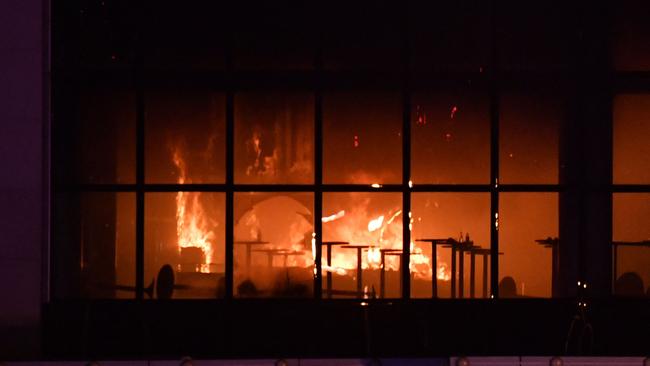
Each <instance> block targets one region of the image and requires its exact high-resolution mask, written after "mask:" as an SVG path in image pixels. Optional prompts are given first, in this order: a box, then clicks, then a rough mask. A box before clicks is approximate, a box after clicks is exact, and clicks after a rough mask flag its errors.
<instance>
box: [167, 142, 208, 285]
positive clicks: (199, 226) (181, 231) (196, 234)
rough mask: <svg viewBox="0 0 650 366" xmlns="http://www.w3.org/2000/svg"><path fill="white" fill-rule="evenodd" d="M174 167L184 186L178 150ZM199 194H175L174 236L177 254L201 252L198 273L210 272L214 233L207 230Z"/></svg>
mask: <svg viewBox="0 0 650 366" xmlns="http://www.w3.org/2000/svg"><path fill="white" fill-rule="evenodd" d="M173 160H174V165H176V168H178V170H179V175H178V183H179V184H185V183H186V180H187V166H186V165H185V160H183V158H182V156H181V151H180V148H176V149H175V150H174V156H173ZM200 196H201V193H200V192H178V193H177V194H176V235H177V238H178V251H179V254H180V252H181V251H182V249H183V248H192V247H194V248H199V249H201V251H202V252H203V263H199V268H198V270H199V271H200V272H205V273H207V272H210V263H212V255H213V249H212V243H213V241H214V239H215V235H214V232H213V231H211V230H209V229H208V227H209V222H208V219H207V216H206V215H205V212H204V209H203V205H202V204H201V201H200V199H199V198H200Z"/></svg>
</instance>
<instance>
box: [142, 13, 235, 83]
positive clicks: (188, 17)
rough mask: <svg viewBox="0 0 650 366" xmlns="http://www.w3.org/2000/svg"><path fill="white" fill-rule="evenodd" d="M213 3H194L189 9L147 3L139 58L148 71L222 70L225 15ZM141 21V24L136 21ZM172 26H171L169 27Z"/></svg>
mask: <svg viewBox="0 0 650 366" xmlns="http://www.w3.org/2000/svg"><path fill="white" fill-rule="evenodd" d="M215 4H217V3H216V2H194V3H192V6H178V4H173V3H163V2H156V3H155V4H154V3H153V2H151V4H150V5H149V6H146V9H147V16H146V20H145V22H146V23H145V24H146V25H145V26H141V27H140V30H141V32H142V33H143V35H142V37H143V38H144V40H143V41H142V42H141V43H140V47H142V49H141V52H142V58H143V63H144V66H145V67H147V68H151V69H174V70H223V69H225V65H226V61H225V54H226V52H225V49H226V34H227V33H226V32H225V28H226V22H225V20H226V19H227V17H228V16H229V15H228V12H227V11H224V9H223V5H222V4H218V5H216V6H215ZM140 21H142V20H140ZM172 25H173V26H172Z"/></svg>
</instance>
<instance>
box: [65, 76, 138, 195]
mask: <svg viewBox="0 0 650 366" xmlns="http://www.w3.org/2000/svg"><path fill="white" fill-rule="evenodd" d="M64 103H65V104H66V105H65V107H62V108H69V109H67V110H66V111H65V115H66V118H61V119H57V126H56V129H54V131H53V136H54V138H53V141H54V149H55V153H54V158H55V159H56V160H55V162H56V164H55V167H56V169H54V173H55V174H56V176H55V179H56V181H57V182H60V183H97V184H100V183H101V184H112V183H134V182H135V94H134V93H133V92H131V91H127V90H124V89H118V88H113V87H107V86H98V87H97V88H90V87H88V88H84V89H82V91H81V93H80V95H79V96H78V99H76V98H75V99H74V100H72V99H71V100H67V101H65V102H64ZM75 117H76V118H75Z"/></svg>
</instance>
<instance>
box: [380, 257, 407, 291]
mask: <svg viewBox="0 0 650 366" xmlns="http://www.w3.org/2000/svg"><path fill="white" fill-rule="evenodd" d="M379 252H380V253H381V269H380V276H379V297H380V298H381V299H383V298H384V297H385V295H386V255H391V253H394V255H397V254H399V256H400V257H401V255H402V250H401V249H396V248H394V249H391V248H386V249H379ZM400 268H401V266H400ZM400 284H401V281H400ZM400 286H401V285H400Z"/></svg>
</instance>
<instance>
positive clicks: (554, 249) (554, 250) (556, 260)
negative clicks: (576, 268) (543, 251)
mask: <svg viewBox="0 0 650 366" xmlns="http://www.w3.org/2000/svg"><path fill="white" fill-rule="evenodd" d="M535 243H537V244H539V245H541V246H543V247H544V248H551V294H553V296H556V291H557V286H558V284H557V281H558V274H559V273H560V251H559V244H560V239H558V238H551V237H548V238H546V239H537V240H535Z"/></svg>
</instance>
